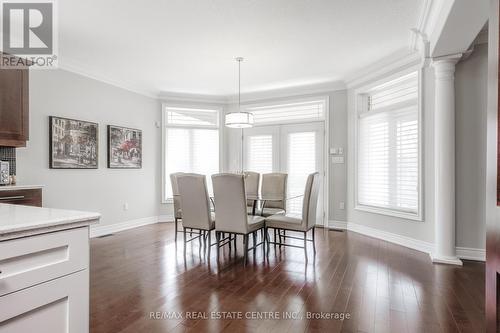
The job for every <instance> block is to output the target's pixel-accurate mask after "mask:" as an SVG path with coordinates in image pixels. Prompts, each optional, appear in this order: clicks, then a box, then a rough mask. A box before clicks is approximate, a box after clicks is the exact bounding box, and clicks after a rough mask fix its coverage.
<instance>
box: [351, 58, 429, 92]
mask: <svg viewBox="0 0 500 333" xmlns="http://www.w3.org/2000/svg"><path fill="white" fill-rule="evenodd" d="M409 52H410V51H408V49H402V50H399V51H397V52H395V53H393V54H392V55H390V56H388V57H385V58H383V59H381V60H379V61H377V62H375V63H373V64H371V65H370V66H368V67H365V68H363V69H361V70H359V71H357V72H355V74H352V75H350V76H349V77H348V78H347V80H346V85H347V88H349V89H350V88H355V87H359V86H361V85H363V84H366V83H367V82H370V81H374V80H377V79H378V78H380V77H382V76H384V75H387V74H389V73H391V72H395V71H398V70H401V69H404V68H408V67H411V66H421V65H422V60H423V59H422V56H421V54H420V53H419V52H415V51H413V52H411V53H409Z"/></svg>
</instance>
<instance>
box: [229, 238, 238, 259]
mask: <svg viewBox="0 0 500 333" xmlns="http://www.w3.org/2000/svg"><path fill="white" fill-rule="evenodd" d="M237 238H238V235H236V234H234V257H235V258H236V249H237V247H236V239H237ZM229 242H231V241H229Z"/></svg>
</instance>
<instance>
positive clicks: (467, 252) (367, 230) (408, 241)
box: [328, 220, 486, 262]
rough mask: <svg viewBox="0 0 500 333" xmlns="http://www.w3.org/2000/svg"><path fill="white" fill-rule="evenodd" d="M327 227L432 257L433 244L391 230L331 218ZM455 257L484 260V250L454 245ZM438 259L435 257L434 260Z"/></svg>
mask: <svg viewBox="0 0 500 333" xmlns="http://www.w3.org/2000/svg"><path fill="white" fill-rule="evenodd" d="M328 227H329V228H330V229H336V230H339V229H340V230H349V231H353V232H356V233H359V234H362V235H365V236H369V237H374V238H377V239H381V240H384V241H387V242H390V243H394V244H398V245H401V246H404V247H408V248H410V249H414V250H417V251H420V252H424V253H427V254H429V256H430V257H431V258H432V254H433V252H434V244H433V243H429V242H425V241H422V240H419V239H415V238H411V237H406V236H401V235H398V234H395V233H392V232H388V231H383V230H379V229H375V228H372V227H367V226H365V225H362V224H357V223H352V222H347V221H334V220H331V221H329V222H328ZM456 254H457V257H458V258H460V259H465V260H475V261H486V250H485V249H477V248H469V247H459V246H457V247H456ZM437 261H438V259H436V262H437Z"/></svg>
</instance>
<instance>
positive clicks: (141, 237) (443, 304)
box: [90, 223, 485, 333]
mask: <svg viewBox="0 0 500 333" xmlns="http://www.w3.org/2000/svg"><path fill="white" fill-rule="evenodd" d="M173 230H174V226H173V224H172V223H163V224H155V225H150V226H145V227H141V228H137V229H133V230H130V231H124V232H120V233H117V234H115V235H113V236H110V237H104V238H95V239H92V241H91V266H90V267H91V273H90V279H91V289H90V291H91V301H90V302H91V305H90V311H91V322H90V327H91V332H92V333H98V332H99V333H100V332H127V333H129V332H134V333H137V332H184V331H190V332H191V331H192V332H220V331H223V332H235V331H247V332H306V331H307V332H398V333H399V332H483V331H484V329H485V317H484V264H483V263H478V262H472V261H465V262H464V266H463V267H455V266H446V265H433V264H432V263H431V262H430V260H429V256H428V255H427V254H424V253H421V252H418V251H414V250H411V249H407V248H405V247H401V246H398V245H394V244H391V243H387V242H384V241H380V240H377V239H373V238H370V237H365V236H362V235H359V234H356V233H353V232H336V231H329V230H326V229H325V230H324V229H317V231H316V241H317V254H316V256H315V259H314V260H313V253H312V250H311V251H308V252H309V253H308V254H309V258H310V259H309V261H308V262H305V260H304V252H303V250H301V249H295V248H290V247H287V248H282V249H281V250H280V249H279V248H276V250H275V249H274V248H273V247H272V246H271V251H270V253H269V256H268V258H269V259H268V261H266V262H264V260H263V254H262V249H260V248H259V249H258V250H257V251H256V253H255V258H254V255H253V253H250V255H249V263H248V265H247V266H246V267H244V266H243V262H242V250H241V240H240V239H239V240H238V247H239V248H238V251H237V257H236V259H235V258H234V251H233V253H232V255H231V257H230V256H229V251H228V249H227V248H225V249H224V251H223V252H222V251H221V260H220V265H219V266H218V265H217V261H216V259H215V251H214V250H213V251H212V258H211V259H210V260H207V258H205V257H204V256H203V253H202V254H201V256H200V252H199V245H198V241H197V240H196V241H193V242H191V243H190V244H189V245H188V249H187V255H186V257H185V258H184V256H183V241H182V236H181V237H179V239H178V241H177V245H176V244H175V243H174V232H173ZM213 239H214V237H213ZM224 312H238V313H224ZM275 312H277V313H275ZM307 313H309V314H312V315H314V316H320V315H328V314H331V315H334V313H337V315H340V314H342V313H343V314H345V315H349V316H350V318H349V319H345V320H343V321H342V320H335V319H321V318H306V316H307ZM286 314H288V315H289V316H299V318H283V317H284V315H286ZM188 315H189V316H190V318H188V317H187V316H188ZM229 315H232V316H234V317H237V316H238V315H241V316H243V319H230V318H229V317H228V316H229ZM203 316H207V317H208V318H209V319H204V318H203ZM212 316H219V317H224V318H222V319H213V318H212V319H210V318H211V317H212ZM247 316H249V317H250V318H246V317H247ZM252 316H253V318H252ZM256 316H261V317H264V318H263V319H262V318H256ZM265 316H267V318H265ZM271 316H274V317H277V316H279V318H280V319H279V320H276V319H273V318H270V317H271ZM300 316H302V318H300Z"/></svg>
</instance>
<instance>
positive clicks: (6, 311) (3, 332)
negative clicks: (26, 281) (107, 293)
mask: <svg viewBox="0 0 500 333" xmlns="http://www.w3.org/2000/svg"><path fill="white" fill-rule="evenodd" d="M88 331H89V271H88V270H84V271H79V272H77V273H73V274H70V275H67V276H64V277H61V278H59V279H55V280H52V281H49V282H45V283H42V284H39V285H36V286H34V287H30V288H26V289H23V290H21V291H18V292H15V293H12V294H9V295H6V296H3V297H0V333H20V332H36V333H88Z"/></svg>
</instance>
